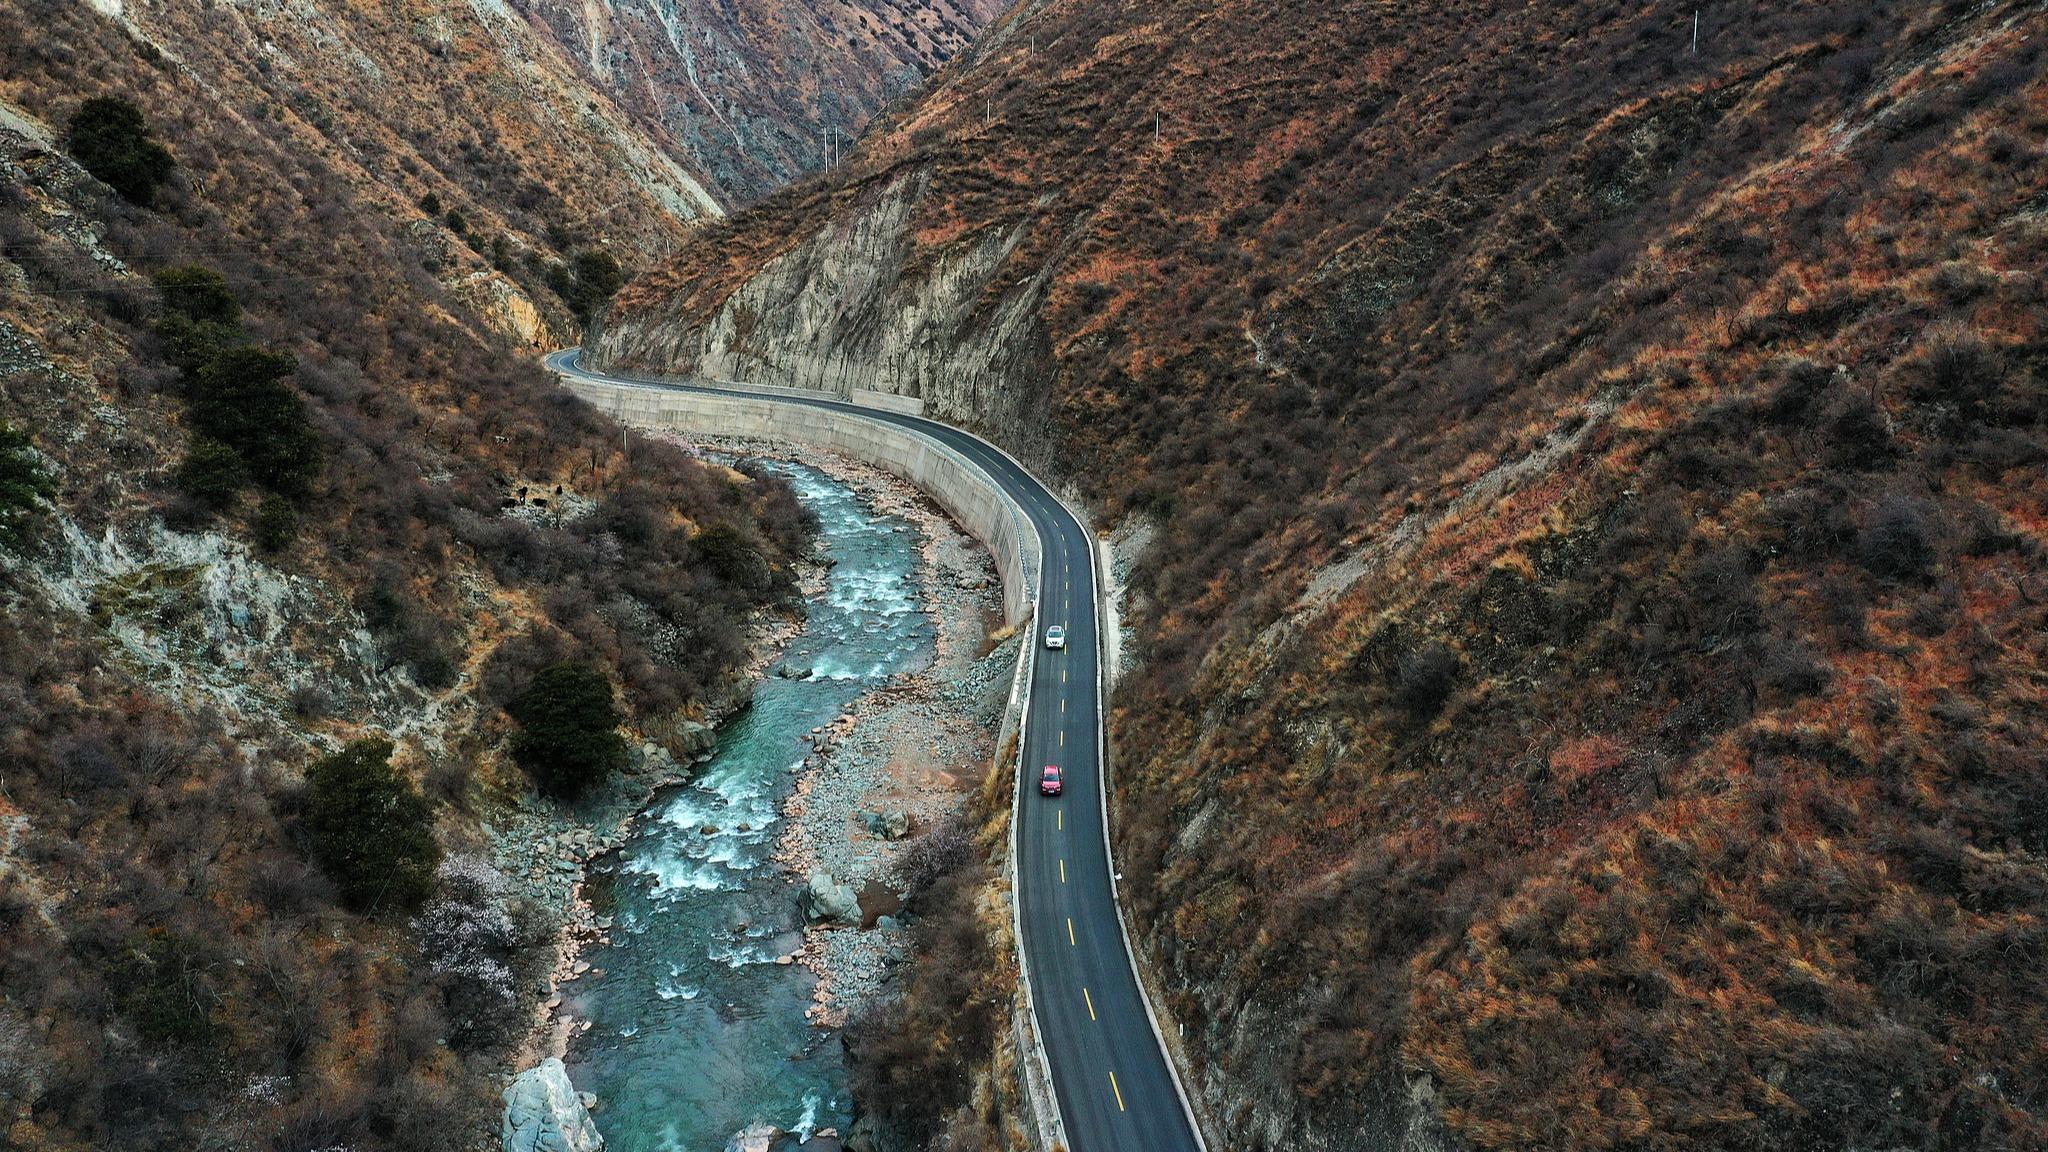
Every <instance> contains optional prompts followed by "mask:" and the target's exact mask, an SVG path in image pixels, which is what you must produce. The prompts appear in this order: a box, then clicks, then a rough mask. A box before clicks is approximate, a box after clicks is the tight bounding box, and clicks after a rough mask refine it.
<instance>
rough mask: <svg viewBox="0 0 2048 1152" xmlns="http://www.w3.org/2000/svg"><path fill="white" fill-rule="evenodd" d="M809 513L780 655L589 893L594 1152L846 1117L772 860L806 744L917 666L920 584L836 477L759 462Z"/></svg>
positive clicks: (909, 533)
mask: <svg viewBox="0 0 2048 1152" xmlns="http://www.w3.org/2000/svg"><path fill="white" fill-rule="evenodd" d="M770 467H772V468H773V469H774V470H775V471H776V472H778V473H779V474H781V475H782V476H784V477H785V478H786V479H787V480H788V481H789V482H790V484H791V485H792V486H794V487H795V489H796V491H797V494H798V495H799V496H800V497H801V498H802V500H803V501H804V503H805V504H806V505H807V506H809V508H810V509H811V510H812V511H813V512H814V513H815V514H816V515H817V517H818V526H819V538H820V542H821V544H822V546H823V548H824V549H825V551H826V552H827V553H828V554H829V555H830V556H831V557H833V558H834V559H835V560H836V561H837V562H838V563H837V564H836V565H835V566H834V567H832V568H831V569H830V570H829V572H828V573H827V579H826V585H825V588H824V590H823V592H822V593H821V594H820V595H818V596H815V597H814V598H813V599H812V600H811V603H810V616H809V620H808V622H807V623H806V625H805V627H804V630H803V632H802V633H801V634H800V635H799V636H798V637H797V638H796V639H795V640H794V641H793V642H792V643H791V645H790V648H789V651H788V653H787V655H786V656H785V657H784V661H785V662H786V663H787V664H789V665H792V666H796V667H804V668H810V669H812V670H813V671H812V674H811V675H810V676H809V677H808V678H806V679H802V680H788V679H781V678H777V677H768V678H765V679H764V680H763V681H762V682H761V683H760V684H759V685H758V687H757V689H756V691H755V693H754V699H753V706H752V707H751V708H750V709H748V710H747V711H746V712H745V713H743V714H741V715H740V716H738V717H736V718H735V719H733V720H732V721H730V722H728V723H727V724H726V725H725V726H724V728H723V729H722V730H721V732H720V737H719V745H718V749H717V751H716V753H715V758H714V759H713V760H712V761H711V762H710V763H708V764H706V765H703V766H702V771H701V773H700V774H699V775H698V777H697V778H696V780H695V781H694V782H692V783H690V784H688V785H685V786H681V787H678V788H675V789H673V790H671V791H668V792H666V793H663V794H662V795H659V796H657V797H656V798H655V800H654V802H653V803H652V804H651V805H650V806H649V808H648V810H647V811H646V812H645V813H644V814H642V815H641V816H640V817H639V818H638V820H637V822H636V823H635V825H634V827H633V828H632V830H631V834H630V836H629V838H628V840H627V841H626V843H625V845H624V846H623V847H622V848H621V849H620V850H619V851H618V852H617V853H615V854H613V855H611V856H608V857H605V858H603V859H602V860H600V861H599V862H598V863H597V864H596V866H595V867H594V870H593V875H592V877H591V882H590V883H589V885H588V886H587V887H588V891H589V892H590V893H591V896H592V900H593V903H594V905H595V906H596V908H597V910H598V911H599V912H600V913H608V914H610V915H611V916H612V917H613V918H614V925H615V926H614V928H613V929H612V932H611V938H612V942H611V943H610V944H608V945H603V946H595V947H592V948H589V949H587V950H586V951H585V952H584V954H583V958H584V959H585V960H587V961H589V962H590V964H591V966H592V971H591V972H590V973H589V974H587V975H585V976H583V977H582V978H580V979H578V980H576V981H574V982H573V983H571V984H569V985H568V986H567V987H566V988H565V989H564V992H565V994H566V996H567V1004H566V1007H567V1009H568V1010H569V1011H571V1012H572V1013H573V1014H574V1015H576V1016H577V1017H579V1018H581V1019H585V1020H588V1021H590V1022H591V1027H590V1029H589V1030H588V1031H586V1032H583V1033H582V1034H580V1035H579V1036H577V1037H576V1039H575V1040H573V1041H572V1042H571V1047H570V1051H569V1058H568V1063H569V1070H570V1075H571V1077H572V1078H573V1079H574V1080H575V1082H576V1086H577V1087H578V1088H579V1089H581V1090H584V1091H589V1092H594V1093H596V1094H597V1096H598V1098H599V1100H600V1101H601V1105H600V1107H599V1109H598V1111H597V1113H596V1120H597V1124H598V1128H599V1130H600V1131H601V1132H603V1134H604V1137H605V1141H606V1148H607V1152H684V1150H687V1152H698V1150H700V1149H709V1150H717V1149H722V1148H724V1147H725V1144H726V1141H727V1140H728V1139H729V1138H730V1137H731V1136H732V1135H733V1134H734V1133H736V1132H738V1131H739V1130H740V1129H742V1128H745V1127H746V1126H747V1125H749V1124H752V1123H756V1122H764V1123H768V1124H773V1125H776V1126H778V1127H781V1128H784V1129H788V1130H789V1131H792V1132H796V1133H800V1134H803V1135H806V1136H807V1135H808V1134H809V1133H810V1132H811V1131H812V1130H814V1129H816V1128H823V1127H837V1128H839V1129H840V1130H842V1131H844V1130H845V1128H846V1127H847V1125H848V1123H849V1122H850V1120H851V1116H850V1114H849V1112H848V1107H849V1101H848V1099H847V1091H846V1071H845V1067H844V1065H843V1063H842V1060H841V1053H840V1045H839V1039H838V1036H837V1035H836V1034H834V1033H831V1032H827V1031H825V1030H822V1029H819V1028H816V1027H813V1026H812V1025H811V1023H810V1022H809V1021H808V1020H807V1019H806V1018H805V1016H804V1011H805V1009H806V1008H808V1007H810V1004H811V993H812V990H813V988H814V986H815V980H814V978H813V977H812V976H811V975H810V974H809V973H808V972H807V971H805V970H804V969H803V968H802V967H801V966H799V965H794V964H792V965H778V964H776V963H775V960H776V958H777V957H779V956H782V955H784V954H786V953H789V952H792V951H794V950H796V948H797V947H798V945H799V943H800V942H801V935H800V933H801V928H802V916H801V914H800V913H799V912H798V911H797V908H796V893H797V887H796V885H795V884H793V883H792V882H791V881H790V879H789V878H788V877H787V876H786V875H784V874H783V872H782V870H781V868H780V867H779V866H778V865H776V864H775V863H774V862H773V861H772V860H770V858H769V857H770V854H771V853H772V852H773V851H774V847H775V841H776V839H777V836H778V834H779V833H780V828H779V827H778V815H777V810H778V806H779V803H780V801H781V800H782V798H783V797H784V795H785V794H786V793H787V792H788V790H789V789H790V787H791V786H792V785H793V783H794V781H795V772H796V770H797V769H798V767H799V766H800V764H801V763H802V761H803V757H804V753H805V752H806V750H807V747H808V746H807V745H805V744H804V743H803V742H802V740H801V737H802V736H803V735H805V734H807V733H809V732H810V730H811V728H812V727H813V726H814V725H819V724H824V723H827V722H829V721H831V720H832V719H833V718H834V717H836V716H838V715H839V714H840V713H841V712H843V711H845V710H846V708H847V706H848V705H850V704H852V703H853V701H854V700H855V699H857V698H858V697H860V696H861V695H862V694H864V693H866V692H868V691H870V690H871V689H873V688H876V687H878V686H880V685H881V684H883V683H884V682H886V681H888V680H889V679H890V678H892V677H894V676H896V675H897V674H899V673H904V672H912V671H916V670H918V669H920V668H922V667H925V666H927V665H928V664H929V663H930V661H931V659H932V652H933V630H932V623H931V621H930V620H928V619H927V618H926V616H925V614H924V612H923V610H922V609H921V607H920V606H919V601H918V594H917V587H916V585H915V582H914V581H915V572H916V549H917V540H918V537H917V532H916V530H915V529H914V528H913V527H912V526H911V525H910V524H909V523H908V522H906V521H904V520H902V519H900V518H896V517H889V516H879V515H877V514H876V513H875V512H874V511H873V510H872V509H871V508H869V507H868V506H867V505H866V504H865V503H864V502H863V501H862V500H861V498H860V497H859V496H858V495H857V494H856V493H855V492H854V491H853V490H852V489H850V488H848V487H847V486H846V485H844V484H841V483H839V482H838V481H836V480H834V479H832V478H831V477H829V476H826V475H825V474H823V473H821V472H818V471H816V470H815V469H811V468H808V467H804V466H802V465H797V464H788V463H776V464H773V465H770Z"/></svg>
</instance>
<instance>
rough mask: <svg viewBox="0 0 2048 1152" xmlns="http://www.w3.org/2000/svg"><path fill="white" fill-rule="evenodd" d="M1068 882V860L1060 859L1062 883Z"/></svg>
mask: <svg viewBox="0 0 2048 1152" xmlns="http://www.w3.org/2000/svg"><path fill="white" fill-rule="evenodd" d="M1066 882H1067V862H1066V861H1065V860H1062V861H1060V883H1062V884H1065V883H1066Z"/></svg>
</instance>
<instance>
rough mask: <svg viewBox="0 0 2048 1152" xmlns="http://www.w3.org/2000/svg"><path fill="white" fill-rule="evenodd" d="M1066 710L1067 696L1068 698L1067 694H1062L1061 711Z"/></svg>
mask: <svg viewBox="0 0 2048 1152" xmlns="http://www.w3.org/2000/svg"><path fill="white" fill-rule="evenodd" d="M1066 710H1067V698H1066V697H1065V696H1062V697H1060V711H1062V712H1065V711H1066Z"/></svg>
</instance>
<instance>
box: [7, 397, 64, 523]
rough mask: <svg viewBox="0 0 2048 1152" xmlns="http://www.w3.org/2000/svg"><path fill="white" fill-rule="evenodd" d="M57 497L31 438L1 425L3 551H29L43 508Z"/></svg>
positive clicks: (11, 427)
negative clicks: (26, 549)
mask: <svg viewBox="0 0 2048 1152" xmlns="http://www.w3.org/2000/svg"><path fill="white" fill-rule="evenodd" d="M56 494H57V488H56V485H54V484H52V483H51V482H50V475H49V473H47V472H45V471H44V470H43V466H42V463H41V462H40V461H38V460H37V459H36V454H35V449H34V446H33V445H31V444H30V443H29V438H28V437H27V436H26V435H24V434H23V433H21V432H20V431H19V430H17V429H16V428H15V427H14V426H13V425H11V424H0V548H5V549H8V550H10V551H16V552H18V551H21V550H23V549H25V548H27V547H28V544H29V541H30V540H31V539H32V534H33V532H34V529H35V522H36V521H37V520H38V519H39V518H40V517H41V516H42V514H43V506H44V505H45V504H47V503H49V501H50V500H51V499H52V498H53V497H55V496H56Z"/></svg>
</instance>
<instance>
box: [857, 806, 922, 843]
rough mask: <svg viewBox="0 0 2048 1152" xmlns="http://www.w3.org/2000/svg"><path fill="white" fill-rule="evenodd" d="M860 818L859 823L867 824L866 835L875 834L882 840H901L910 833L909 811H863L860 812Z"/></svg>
mask: <svg viewBox="0 0 2048 1152" xmlns="http://www.w3.org/2000/svg"><path fill="white" fill-rule="evenodd" d="M860 819H861V823H863V824H865V825H867V829H868V835H870V836H876V837H879V838H881V839H883V840H901V839H903V838H904V837H905V836H908V835H910V813H908V812H902V811H893V810H884V811H880V812H863V813H861V814H860Z"/></svg>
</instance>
